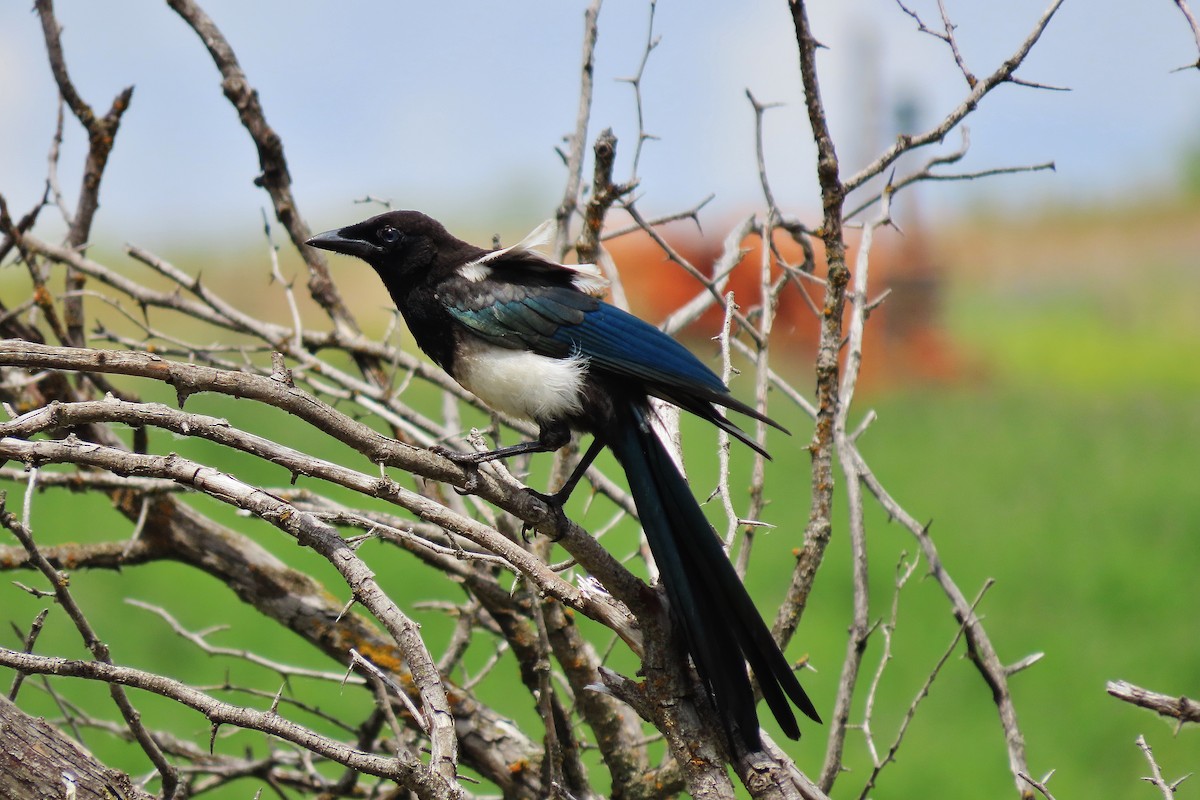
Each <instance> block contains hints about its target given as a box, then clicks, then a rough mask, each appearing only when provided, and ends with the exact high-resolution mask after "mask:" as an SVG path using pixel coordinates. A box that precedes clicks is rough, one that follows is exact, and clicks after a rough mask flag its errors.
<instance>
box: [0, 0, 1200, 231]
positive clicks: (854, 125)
mask: <svg viewBox="0 0 1200 800" xmlns="http://www.w3.org/2000/svg"><path fill="white" fill-rule="evenodd" d="M1047 2H1048V0H1047ZM30 5H31V3H30V2H28V0H23V1H22V0H5V2H2V3H0V193H2V194H3V195H4V196H5V197H6V199H7V200H8V202H9V204H10V206H11V207H12V208H14V210H16V211H18V212H23V211H24V210H26V209H27V208H29V207H30V206H31V205H32V204H33V203H34V202H35V201H36V198H37V197H38V196H39V195H40V193H41V189H42V185H43V182H44V177H45V174H46V154H47V152H48V149H49V146H50V141H51V137H52V134H53V130H54V124H55V114H56V92H55V90H54V85H53V81H52V78H51V76H50V71H49V67H48V66H47V63H46V58H45V49H44V43H43V40H42V35H41V29H40V26H39V23H38V19H37V16H36V15H35V14H34V13H33V12H32V11H30V10H29V7H30ZM202 5H203V6H204V7H205V8H206V10H207V11H208V12H209V14H210V15H211V16H212V17H213V19H214V20H215V21H216V23H217V24H218V26H220V27H221V28H222V30H223V31H224V33H225V34H226V36H227V37H228V39H229V40H230V42H231V43H232V45H233V47H234V48H235V50H236V51H237V53H238V55H239V57H240V59H241V63H242V66H243V68H244V69H245V71H246V73H247V75H248V76H249V79H250V81H251V83H252V84H253V85H254V86H255V87H256V88H257V89H258V91H259V95H260V97H261V100H262V103H263V106H264V108H265V110H266V114H267V119H268V121H269V122H270V123H271V125H272V126H273V127H274V128H275V130H276V131H277V132H278V133H279V134H280V135H281V136H282V137H283V141H284V143H285V149H286V153H287V156H288V158H289V162H290V166H291V174H292V178H293V182H294V190H295V192H296V194H297V197H298V199H299V202H300V207H301V210H302V213H303V214H304V215H305V217H306V218H307V219H308V221H309V223H310V224H311V225H312V226H313V228H314V229H324V228H327V227H334V226H336V225H341V224H344V223H347V222H349V221H353V220H356V219H358V218H361V217H363V216H365V215H366V212H365V211H364V210H363V208H362V207H361V206H357V205H355V204H354V202H353V201H354V200H355V199H357V198H362V197H364V196H365V195H372V196H375V197H380V198H387V199H389V200H390V201H391V202H392V203H393V204H395V205H396V206H399V207H409V208H418V209H421V210H424V211H427V212H429V213H431V214H433V215H434V216H437V217H440V218H443V219H447V220H458V221H461V220H468V219H469V220H471V221H472V224H473V225H475V226H477V227H478V228H479V229H481V230H499V229H502V228H509V227H510V228H512V229H519V228H521V227H532V225H533V224H535V223H536V222H537V221H539V220H541V219H544V218H545V217H547V216H549V215H550V214H551V213H552V212H553V209H554V207H555V206H556V204H557V202H558V200H559V199H560V197H561V193H562V186H563V182H564V177H565V170H564V167H563V165H562V162H561V159H560V158H559V156H558V155H557V154H556V152H555V148H556V147H558V146H560V145H561V144H562V141H563V137H564V136H565V135H567V134H569V133H570V132H571V130H572V129H573V126H574V120H575V115H576V108H577V104H578V91H579V81H580V79H579V62H580V44H581V39H582V30H583V11H584V8H585V6H586V2H583V0H545V1H543V2H534V1H533V0H530V1H529V2H510V3H498V2H494V0H489V1H488V2H483V1H482V0H479V1H478V2H475V1H472V2H466V1H465V0H446V1H445V2H436V3H429V2H421V3H417V2H401V1H400V0H395V1H394V2H387V3H368V2H365V1H364V0H352V1H351V2H343V3H331V2H316V0H256V2H253V3H246V2H244V0H205V2H203V3H202ZM909 5H910V7H911V8H913V9H916V10H919V12H920V13H921V14H922V15H923V16H924V18H925V20H926V21H927V22H928V23H930V24H931V25H933V24H934V23H935V22H936V21H937V19H938V16H937V7H936V4H935V3H934V2H931V1H928V2H918V1H917V0H913V2H911V3H909ZM946 5H947V9H948V11H949V13H950V14H951V15H952V17H953V19H954V20H955V21H956V23H957V25H958V28H957V31H956V33H957V35H958V37H959V39H960V45H961V48H962V51H963V55H964V57H965V59H966V61H967V64H968V66H969V67H970V68H971V70H972V71H973V72H974V73H975V74H977V75H984V74H986V73H988V72H990V71H992V70H993V69H994V68H995V67H996V65H997V64H998V63H999V62H1000V61H1001V60H1002V59H1003V58H1005V57H1007V56H1008V55H1009V54H1011V53H1012V52H1013V51H1014V50H1015V49H1016V48H1017V46H1018V45H1019V44H1020V42H1021V41H1022V40H1023V39H1024V37H1025V35H1026V33H1027V32H1028V30H1029V29H1030V28H1031V27H1032V25H1033V23H1034V21H1035V20H1036V19H1037V18H1038V17H1039V16H1040V15H1041V13H1042V12H1043V10H1044V8H1045V3H1044V2H1042V1H1041V0H1039V2H1030V1H1029V0H1009V1H1008V2H1004V3H996V2H979V0H947V2H946ZM56 8H57V12H58V16H59V19H60V22H61V24H62V25H63V27H64V34H63V41H64V46H65V49H66V53H67V58H68V65H69V67H70V69H71V71H72V74H73V76H74V79H75V81H76V84H77V86H78V87H79V89H80V91H81V93H82V94H83V96H84V98H85V99H87V100H88V101H89V102H90V103H91V104H92V105H93V107H94V108H96V109H97V110H98V111H101V112H102V111H104V110H106V109H107V108H108V105H109V103H110V102H111V101H112V98H113V97H114V96H115V95H116V93H117V92H118V91H119V90H120V89H121V88H122V87H124V86H126V85H130V84H132V85H134V86H135V87H136V89H135V93H134V97H133V103H132V106H131V108H130V110H129V112H128V113H127V114H126V115H125V117H124V121H123V123H122V126H121V130H120V133H119V134H118V138H117V144H116V147H115V150H114V152H113V155H112V158H111V162H110V165H109V169H108V172H107V173H106V176H105V179H104V181H105V182H104V189H103V193H102V208H101V211H100V216H99V218H98V221H97V236H104V235H109V232H111V235H113V236H117V237H118V241H136V242H138V243H139V244H143V245H146V246H149V247H151V248H154V247H161V246H164V245H167V244H176V243H179V242H186V243H200V242H204V241H211V240H212V239H213V238H214V237H218V238H225V239H228V240H230V241H235V240H241V239H246V240H249V241H253V240H254V239H253V237H256V236H258V235H259V231H260V229H261V221H260V209H262V208H263V207H264V206H267V205H268V201H267V198H266V195H265V193H263V192H262V190H260V189H257V188H255V187H254V186H253V179H254V176H255V174H256V170H257V160H256V156H255V152H254V149H253V147H252V146H251V144H250V141H249V138H248V136H247V134H246V133H245V132H244V131H243V129H242V128H241V126H240V124H239V123H238V121H237V117H236V114H235V113H234V111H233V109H232V108H231V107H230V106H229V104H228V103H227V101H226V100H225V99H224V97H223V96H222V94H221V90H220V85H219V78H218V75H217V72H216V69H215V67H214V65H213V63H212V61H211V60H210V59H209V57H208V54H207V52H206V51H205V50H204V48H203V47H202V45H201V43H200V41H199V40H198V38H197V37H196V36H195V34H194V33H192V32H191V30H190V29H188V28H187V27H186V25H185V24H184V23H183V22H182V20H180V19H179V18H178V17H177V16H176V15H175V14H174V13H173V12H172V11H171V10H170V9H169V8H168V7H167V5H166V3H164V2H146V0H138V2H134V1H133V0H112V1H111V2H104V3H96V2H94V0H59V2H57V3H56ZM811 17H812V20H813V25H814V28H815V30H816V33H817V36H818V38H820V39H821V41H822V42H823V43H824V44H825V45H826V46H827V49H826V50H823V51H822V52H821V54H820V62H819V67H820V69H821V79H822V90H823V93H824V97H825V99H826V101H827V104H828V107H829V111H830V117H831V125H832V127H833V131H834V134H835V136H836V137H838V141H839V147H840V151H839V154H840V156H841V159H842V163H843V170H844V173H845V174H849V173H850V172H853V171H854V170H855V169H856V168H857V167H859V166H861V165H862V164H863V163H865V162H866V161H867V160H869V157H870V155H872V154H874V153H875V152H877V151H878V150H880V149H882V147H883V146H884V145H885V144H886V142H887V141H888V140H889V137H890V136H892V135H894V133H895V132H896V127H895V125H896V123H895V119H896V115H895V109H896V108H897V107H898V106H900V105H901V104H908V105H909V106H910V107H912V108H914V109H915V118H916V120H917V128H918V130H920V129H924V128H927V127H931V126H932V125H933V124H934V123H935V122H936V121H937V120H938V119H940V118H941V117H942V116H943V115H944V114H945V113H946V112H947V111H948V110H950V109H951V108H953V107H954V106H955V105H957V104H958V103H959V102H960V101H961V99H962V98H963V97H964V96H965V93H966V85H965V82H964V80H963V78H962V75H961V74H960V73H958V71H957V69H956V68H955V66H954V64H953V61H952V60H951V56H950V53H949V50H948V48H946V46H945V45H944V44H943V43H942V42H940V41H938V40H936V39H934V38H933V37H931V36H928V35H926V34H921V33H919V32H917V31H916V25H915V23H914V22H913V20H912V19H911V18H910V17H908V16H906V15H905V14H904V13H903V12H902V11H901V10H900V9H899V7H898V5H897V4H896V3H895V2H894V0H842V2H829V1H827V2H815V3H812V5H811ZM648 20H649V4H648V2H646V0H608V2H606V3H605V4H604V6H603V8H602V10H601V14H600V23H599V41H598V44H597V68H596V80H595V86H596V89H595V106H594V110H593V114H592V122H591V126H590V128H589V141H590V140H592V139H594V137H595V135H596V134H597V133H598V132H599V131H600V130H601V129H602V128H604V127H609V126H611V127H612V128H613V129H614V131H615V132H616V134H617V137H618V140H619V145H618V164H617V177H618V178H625V177H628V176H629V174H630V170H631V161H630V159H631V156H632V152H633V145H634V143H635V141H636V137H637V131H638V127H637V119H636V106H635V104H634V94H633V91H632V89H631V86H630V84H629V83H628V82H626V81H623V80H621V79H622V78H627V77H629V76H631V75H633V74H634V73H635V72H636V70H637V68H638V64H639V62H640V60H641V58H642V53H643V50H644V46H645V42H646V37H647V24H648ZM654 24H655V36H657V37H660V38H659V44H658V46H657V47H656V48H655V49H654V50H653V52H652V53H651V55H650V58H649V61H648V63H647V65H646V69H645V73H644V79H643V94H644V113H645V128H646V131H647V132H648V133H650V134H652V135H654V136H655V137H656V138H654V139H652V140H650V141H647V142H646V144H645V150H644V152H643V154H642V160H641V165H640V170H639V173H640V177H641V185H640V188H639V195H640V198H641V199H640V204H641V208H642V209H643V211H644V212H645V213H647V214H649V215H657V214H666V213H670V212H674V211H679V210H682V209H685V208H688V207H690V206H691V205H693V204H695V203H696V202H698V201H699V200H701V199H702V198H704V197H705V196H707V195H708V194H710V193H715V194H716V198H715V199H714V200H713V201H712V203H711V204H710V206H709V207H708V209H706V212H705V213H706V218H711V219H725V218H727V217H729V216H732V215H733V214H737V213H740V212H743V211H744V210H746V209H750V210H753V209H754V208H756V207H761V195H760V191H759V187H758V178H757V173H756V170H755V164H754V144H753V143H754V115H753V112H752V110H751V107H750V104H749V101H748V100H747V98H746V94H745V92H746V90H747V89H749V90H751V91H752V92H753V93H754V95H755V96H756V97H757V98H758V99H759V100H760V101H761V102H765V103H779V104H781V105H780V106H779V107H778V108H773V109H771V110H770V111H768V112H767V115H766V118H765V124H766V137H765V138H766V159H767V164H768V170H769V174H770V177H771V182H772V186H773V188H774V190H775V192H776V195H777V197H778V199H779V201H780V203H781V205H782V206H783V207H784V210H785V211H786V212H788V213H795V214H798V215H802V216H809V217H810V218H811V217H812V215H813V213H814V212H815V210H816V209H817V207H818V193H817V189H816V181H815V178H814V176H813V167H812V156H813V146H812V137H811V133H810V132H809V129H808V126H807V120H806V118H805V115H804V105H803V95H802V93H801V89H800V78H799V69H798V61H797V57H796V47H795V41H794V36H793V32H792V28H791V22H790V18H789V14H788V9H787V5H786V3H785V2H783V0H776V1H774V2H764V1H763V0H747V1H746V2H741V3H731V2H718V0H688V1H687V2H685V1H684V0H661V2H659V3H658V5H657V9H656V14H655V21H654ZM1196 58H1197V53H1196V45H1195V43H1194V41H1193V39H1192V37H1191V34H1190V31H1189V30H1188V28H1187V26H1186V24H1185V22H1184V19H1183V16H1182V15H1181V14H1180V13H1179V11H1178V9H1177V8H1176V7H1175V4H1174V3H1173V2H1171V0H1143V2H1138V3H1129V2H1125V1H1124V0H1067V2H1066V3H1065V5H1064V6H1063V8H1062V9H1061V10H1060V12H1059V14H1058V15H1057V16H1056V17H1055V19H1053V20H1052V21H1051V23H1050V25H1049V27H1048V29H1047V31H1046V33H1045V35H1044V36H1043V37H1042V40H1041V41H1040V42H1039V44H1038V45H1037V47H1036V48H1035V50H1034V52H1033V54H1032V55H1031V57H1030V58H1029V60H1028V61H1027V63H1026V65H1025V66H1024V67H1022V69H1021V70H1020V72H1019V73H1018V74H1019V75H1020V76H1021V77H1023V78H1025V79H1027V80H1031V81H1036V82H1039V83H1045V84H1052V85H1056V86H1064V87H1069V88H1070V89H1071V91H1069V92H1051V91H1039V90H1034V89H1028V88H1022V87H1017V86H1012V85H1007V86H1001V87H999V88H998V89H997V90H996V91H995V92H994V93H993V95H992V96H990V97H988V98H986V99H985V101H984V102H983V104H982V105H981V107H980V109H979V111H978V113H977V114H975V115H973V116H972V117H971V118H969V120H968V124H969V126H970V130H971V150H970V152H969V155H968V157H967V158H966V159H965V160H964V161H963V162H962V164H961V168H962V169H963V170H980V169H990V168H994V167H1004V166H1013V165H1021V164H1033V163H1039V162H1044V161H1054V162H1055V164H1056V166H1057V169H1056V171H1055V172H1053V173H1043V174H1037V175H1018V176H1004V177H999V178H992V179H988V180H986V181H979V182H972V183H969V184H948V183H939V184H936V185H930V186H927V187H924V188H922V190H921V192H922V195H921V197H922V203H923V204H924V205H926V206H927V207H929V208H931V209H933V210H934V211H935V212H939V213H945V214H947V215H953V214H955V213H959V212H961V211H962V210H963V209H971V208H978V207H990V206H999V207H1003V208H1011V209H1022V208H1029V207H1031V205H1032V206H1037V205H1038V204H1045V203H1062V204H1072V203H1086V202H1094V201H1096V200H1097V199H1099V200H1118V199H1121V198H1122V197H1124V196H1128V195H1130V194H1146V193H1151V192H1161V191H1168V190H1169V189H1170V187H1171V186H1172V184H1173V182H1175V181H1176V175H1177V172H1178V166H1179V163H1180V160H1181V155H1182V153H1183V152H1184V150H1185V148H1187V147H1189V146H1191V147H1196V146H1197V145H1200V72H1198V71H1196V70H1191V71H1183V72H1175V73H1173V72H1172V70H1173V69H1175V68H1177V67H1180V66H1183V65H1185V64H1189V63H1194V62H1195V60H1196ZM958 142H959V138H958V134H957V133H955V134H952V135H951V137H950V138H949V139H948V140H947V143H946V145H945V146H944V147H943V148H942V151H945V150H948V149H953V148H954V147H956V146H957V145H958ZM85 145H86V142H85V140H84V137H83V135H82V133H81V130H80V129H79V127H78V126H77V125H76V124H75V123H74V122H73V121H70V120H69V121H68V126H67V131H66V142H65V144H64V150H63V156H62V161H61V166H60V172H61V182H62V185H63V187H64V190H65V191H66V193H67V195H68V197H69V198H70V199H71V200H72V201H73V200H74V198H75V196H76V193H77V191H78V189H77V187H78V182H79V177H80V174H81V172H80V168H81V163H82V155H83V153H84V148H85ZM936 152H939V151H936V150H933V151H929V154H930V155H933V154H935V153H936ZM918 158H920V157H918ZM911 163H916V162H911ZM589 174H590V173H589Z"/></svg>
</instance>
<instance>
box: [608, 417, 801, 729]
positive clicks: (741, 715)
mask: <svg viewBox="0 0 1200 800" xmlns="http://www.w3.org/2000/svg"><path fill="white" fill-rule="evenodd" d="M617 413H618V415H619V416H620V417H621V419H619V424H617V425H614V426H613V430H610V431H608V432H607V437H606V438H607V440H608V444H609V447H610V449H611V450H612V451H613V454H614V455H615V456H616V458H617V461H619V462H620V464H621V466H622V467H623V468H624V469H625V475H626V477H627V479H628V481H629V488H630V491H631V492H632V494H633V500H634V503H635V504H636V505H637V509H638V514H639V515H640V516H641V521H642V528H643V530H645V531H646V539H647V541H648V542H649V544H650V551H651V552H652V553H653V554H654V560H655V562H656V563H657V564H658V569H659V573H660V575H661V578H662V584H663V586H664V588H665V589H666V591H667V599H668V600H669V601H670V603H671V612H672V614H673V615H674V618H675V620H676V621H677V623H678V624H679V625H680V627H682V629H683V634H684V638H685V641H686V643H687V649H688V652H689V653H690V655H691V657H692V661H693V662H694V663H695V665H696V671H697V672H699V674H700V679H701V680H702V681H703V682H704V686H705V688H706V689H707V690H708V696H709V698H710V699H711V700H712V703H713V706H714V707H715V708H716V711H717V715H718V716H719V717H720V719H721V722H722V724H723V725H724V727H725V733H726V735H727V737H728V739H729V742H730V744H731V745H732V743H733V742H734V741H735V739H740V740H741V742H743V743H744V744H745V746H746V748H747V749H749V750H761V749H762V741H761V739H760V737H759V729H758V714H757V713H756V711H755V703H754V692H753V689H752V688H751V685H750V678H749V676H748V675H747V673H746V662H749V663H750V668H751V669H752V670H753V671H754V675H755V677H756V678H757V679H758V684H759V687H760V688H761V689H762V693H763V698H764V699H765V700H766V702H767V706H768V707H769V708H770V709H771V713H772V714H774V715H775V719H776V720H778V722H779V725H780V727H781V728H783V732H784V733H785V734H786V735H787V736H788V737H790V738H792V739H798V738H800V728H799V726H798V725H797V724H796V717H795V714H793V713H792V707H791V705H790V704H789V703H788V699H789V698H790V699H791V702H792V703H795V704H796V707H797V708H799V709H800V710H801V711H802V712H804V713H805V714H806V715H808V716H809V717H810V718H812V719H813V720H815V721H817V722H820V721H821V718H820V717H819V716H818V715H817V710H816V709H815V708H814V707H813V704H812V701H810V700H809V699H808V695H807V694H805V693H804V689H803V688H801V686H800V682H799V681H798V680H796V676H795V674H794V673H793V672H792V669H791V666H790V665H789V664H788V662H787V659H786V658H785V657H784V655H783V653H781V652H780V651H779V647H778V646H777V645H776V644H775V640H774V639H773V638H771V632H770V631H769V630H768V629H767V626H766V624H765V623H764V622H763V621H762V617H760V616H759V614H758V609H757V608H755V606H754V602H753V601H752V600H751V599H750V595H748V594H747V593H746V589H745V587H744V586H742V582H741V580H739V579H738V575H737V572H736V571H734V569H733V565H732V564H730V563H729V559H728V558H727V557H726V555H725V551H724V549H723V548H722V547H721V543H720V541H719V540H718V538H717V536H716V533H715V532H714V531H713V529H712V526H711V525H710V524H709V523H708V520H707V518H706V517H705V516H704V512H703V511H702V510H701V509H700V505H699V503H697V502H696V498H695V497H694V496H693V495H692V490H691V488H690V487H689V486H688V484H687V481H686V480H684V478H683V476H682V475H681V474H680V472H679V469H678V467H676V466H675V462H674V461H672V459H671V456H670V454H669V453H668V452H667V450H666V448H665V447H664V446H663V443H662V441H661V440H660V439H659V438H658V435H657V434H656V433H655V432H654V430H653V428H651V426H650V415H651V414H652V412H651V411H650V409H649V407H648V406H646V405H645V404H644V403H640V402H637V401H633V402H630V403H629V404H628V405H625V406H622V407H620V408H619V409H618V411H617Z"/></svg>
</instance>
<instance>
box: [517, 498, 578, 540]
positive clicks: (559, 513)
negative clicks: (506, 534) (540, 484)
mask: <svg viewBox="0 0 1200 800" xmlns="http://www.w3.org/2000/svg"><path fill="white" fill-rule="evenodd" d="M525 491H526V492H528V493H529V494H531V495H533V496H534V497H536V498H537V499H538V500H541V501H542V502H543V503H545V504H546V505H547V506H548V507H549V508H550V513H551V515H552V516H553V517H554V533H553V534H552V535H551V536H550V541H552V542H557V541H558V540H559V539H561V538H563V537H564V536H566V535H567V528H569V527H570V525H571V521H570V520H569V519H567V513H566V512H565V511H563V505H564V504H565V503H566V502H567V498H566V497H563V496H562V493H561V492H558V493H555V494H544V493H542V492H539V491H537V490H536V489H530V488H529V487H528V486H527V487H525ZM532 529H533V526H532V525H531V524H530V523H528V522H526V523H524V524H522V525H521V538H523V539H524V540H525V541H526V542H528V541H529V531H531V530H532Z"/></svg>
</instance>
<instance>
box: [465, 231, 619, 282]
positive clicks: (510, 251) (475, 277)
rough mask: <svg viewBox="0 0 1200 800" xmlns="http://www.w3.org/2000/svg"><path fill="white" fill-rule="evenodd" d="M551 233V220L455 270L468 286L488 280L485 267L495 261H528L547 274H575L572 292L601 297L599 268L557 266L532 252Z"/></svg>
mask: <svg viewBox="0 0 1200 800" xmlns="http://www.w3.org/2000/svg"><path fill="white" fill-rule="evenodd" d="M553 232H554V220H552V219H548V220H546V221H545V222H543V223H542V224H541V225H538V226H537V227H536V228H534V229H533V230H532V231H530V233H529V235H528V236H526V237H525V238H524V239H522V240H521V241H519V242H517V243H516V244H514V245H511V246H509V247H504V248H501V249H499V250H492V251H491V252H489V253H484V254H483V255H481V256H480V257H479V258H477V259H475V260H474V261H468V262H467V263H466V264H463V265H462V266H461V267H459V268H458V274H459V275H461V276H463V277H464V278H466V279H467V280H469V281H471V282H472V283H478V282H480V281H482V280H486V279H487V278H488V277H490V276H491V274H492V272H493V268H492V267H491V266H489V264H490V263H491V262H493V261H496V260H497V259H503V258H508V257H513V256H519V257H521V258H523V259H526V260H528V261H532V262H534V263H537V264H543V265H545V267H546V269H548V270H566V271H567V272H573V273H575V274H574V275H573V276H572V278H571V283H572V284H573V285H574V286H575V288H576V289H578V290H579V291H581V292H583V293H584V294H589V295H591V296H593V297H600V296H601V295H603V294H604V292H605V290H606V289H608V279H607V278H605V277H604V275H603V273H601V272H600V268H599V267H597V266H596V265H595V264H559V263H558V262H557V261H554V260H553V259H551V258H550V257H549V256H547V255H546V254H545V253H542V252H540V251H539V250H537V249H536V248H538V247H542V246H544V245H545V244H547V243H548V242H549V241H550V238H551V236H552V235H553Z"/></svg>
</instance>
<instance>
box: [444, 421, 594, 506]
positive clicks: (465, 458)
mask: <svg viewBox="0 0 1200 800" xmlns="http://www.w3.org/2000/svg"><path fill="white" fill-rule="evenodd" d="M570 441H571V429H570V427H569V426H568V425H567V424H566V423H563V422H553V423H543V424H542V425H541V427H540V428H539V429H538V438H537V439H535V440H533V441H531V442H521V443H520V444H514V445H509V446H508V447H499V448H497V449H495V450H487V451H485V452H482V453H460V452H459V451H457V450H451V449H449V448H447V447H443V446H441V445H434V446H433V447H431V448H429V451H430V452H431V453H434V454H436V455H439V456H441V457H442V458H446V459H449V460H450V461H453V462H454V463H455V464H458V465H459V466H461V467H463V468H464V469H466V470H467V472H468V475H467V483H466V485H465V486H464V487H463V489H462V491H461V492H460V494H462V493H466V494H470V493H471V492H473V491H475V489H476V487H477V486H478V483H479V475H478V470H477V469H476V468H477V467H478V466H479V465H480V464H483V463H484V462H486V461H495V460H497V459H501V458H509V457H510V456H521V455H525V454H526V453H552V452H554V451H555V450H557V449H559V448H560V447H563V446H564V445H566V444H567V443H568V442H570Z"/></svg>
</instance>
